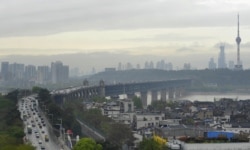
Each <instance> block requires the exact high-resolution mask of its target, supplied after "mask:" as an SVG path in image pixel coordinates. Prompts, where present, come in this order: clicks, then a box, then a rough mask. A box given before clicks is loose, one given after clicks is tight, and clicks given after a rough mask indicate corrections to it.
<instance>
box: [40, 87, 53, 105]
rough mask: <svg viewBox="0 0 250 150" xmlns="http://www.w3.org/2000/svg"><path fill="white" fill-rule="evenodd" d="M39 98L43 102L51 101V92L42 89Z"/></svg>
mask: <svg viewBox="0 0 250 150" xmlns="http://www.w3.org/2000/svg"><path fill="white" fill-rule="evenodd" d="M38 98H39V100H40V101H41V102H44V103H45V104H48V103H51V97H50V92H49V90H47V89H40V90H39V92H38Z"/></svg>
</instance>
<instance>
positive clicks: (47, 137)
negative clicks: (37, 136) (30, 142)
mask: <svg viewBox="0 0 250 150" xmlns="http://www.w3.org/2000/svg"><path fill="white" fill-rule="evenodd" d="M44 140H45V142H48V141H49V136H48V135H47V134H46V135H45V136H44Z"/></svg>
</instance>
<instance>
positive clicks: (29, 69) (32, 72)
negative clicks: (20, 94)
mask: <svg viewBox="0 0 250 150" xmlns="http://www.w3.org/2000/svg"><path fill="white" fill-rule="evenodd" d="M24 74H25V76H24V78H25V79H26V80H29V81H35V80H36V66H34V65H28V66H25V71H24Z"/></svg>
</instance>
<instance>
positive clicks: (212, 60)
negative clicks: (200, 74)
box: [208, 58, 216, 70]
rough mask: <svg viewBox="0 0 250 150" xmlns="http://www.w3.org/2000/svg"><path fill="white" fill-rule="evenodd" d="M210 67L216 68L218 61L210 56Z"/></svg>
mask: <svg viewBox="0 0 250 150" xmlns="http://www.w3.org/2000/svg"><path fill="white" fill-rule="evenodd" d="M208 69H212V70H213V69H216V63H215V62H214V58H210V61H209V63H208Z"/></svg>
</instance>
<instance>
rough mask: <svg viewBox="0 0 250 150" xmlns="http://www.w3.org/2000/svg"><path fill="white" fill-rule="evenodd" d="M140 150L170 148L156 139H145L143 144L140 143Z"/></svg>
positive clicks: (164, 149) (163, 149) (166, 149)
mask: <svg viewBox="0 0 250 150" xmlns="http://www.w3.org/2000/svg"><path fill="white" fill-rule="evenodd" d="M138 150H168V147H167V146H166V145H163V144H160V143H158V142H157V141H155V140H154V139H146V138H144V139H143V140H142V142H140V144H139V148H138Z"/></svg>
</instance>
